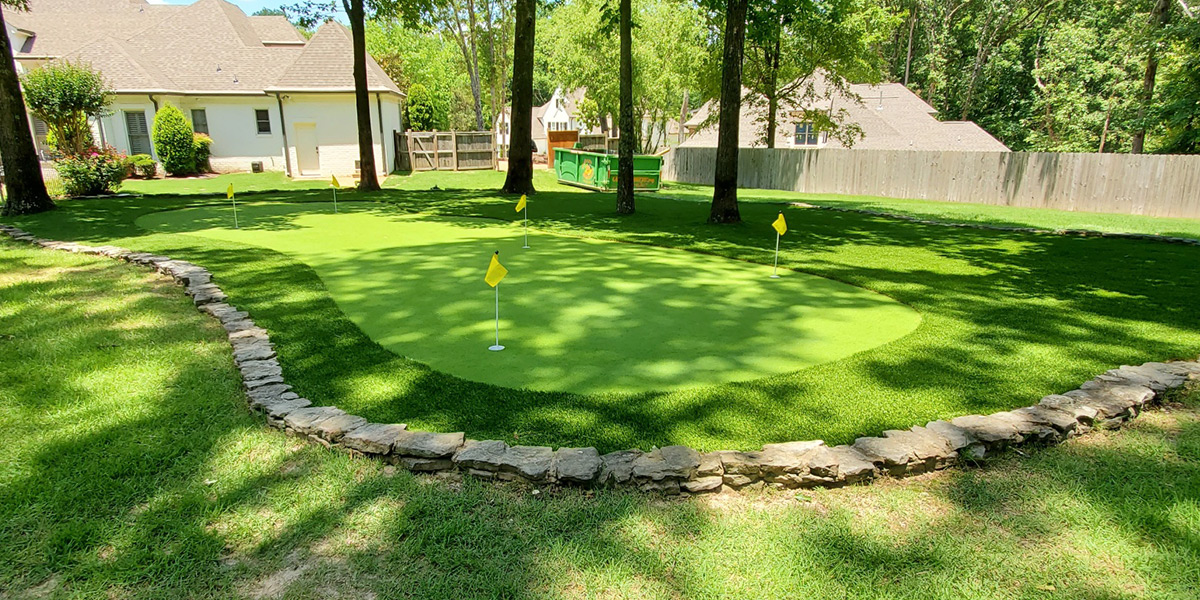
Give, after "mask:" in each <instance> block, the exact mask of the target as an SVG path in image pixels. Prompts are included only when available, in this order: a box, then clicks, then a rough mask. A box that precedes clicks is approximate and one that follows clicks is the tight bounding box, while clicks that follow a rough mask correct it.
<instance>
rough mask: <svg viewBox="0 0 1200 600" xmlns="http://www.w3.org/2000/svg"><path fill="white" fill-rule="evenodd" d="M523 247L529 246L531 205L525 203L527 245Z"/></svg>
mask: <svg viewBox="0 0 1200 600" xmlns="http://www.w3.org/2000/svg"><path fill="white" fill-rule="evenodd" d="M521 247H522V248H529V205H528V204H526V205H525V245H524V246H521Z"/></svg>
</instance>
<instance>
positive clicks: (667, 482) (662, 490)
mask: <svg viewBox="0 0 1200 600" xmlns="http://www.w3.org/2000/svg"><path fill="white" fill-rule="evenodd" d="M638 489H639V490H641V491H643V492H649V493H659V494H665V495H668V496H674V495H676V494H678V493H679V480H677V479H663V480H660V481H654V480H649V481H643V482H642V483H639V484H638Z"/></svg>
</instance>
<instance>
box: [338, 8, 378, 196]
mask: <svg viewBox="0 0 1200 600" xmlns="http://www.w3.org/2000/svg"><path fill="white" fill-rule="evenodd" d="M363 2H364V0H342V6H343V8H345V9H346V18H347V19H349V20H350V34H351V37H352V38H353V42H354V106H355V108H356V109H357V111H358V155H359V163H358V164H359V180H358V189H359V190H361V191H364V192H373V191H375V190H378V189H379V178H378V177H377V176H376V174H375V144H374V143H372V141H371V97H370V95H369V94H368V93H367V35H366V7H365V6H364V4H363ZM379 117H380V118H383V115H379ZM379 143H381V144H382V143H385V140H379Z"/></svg>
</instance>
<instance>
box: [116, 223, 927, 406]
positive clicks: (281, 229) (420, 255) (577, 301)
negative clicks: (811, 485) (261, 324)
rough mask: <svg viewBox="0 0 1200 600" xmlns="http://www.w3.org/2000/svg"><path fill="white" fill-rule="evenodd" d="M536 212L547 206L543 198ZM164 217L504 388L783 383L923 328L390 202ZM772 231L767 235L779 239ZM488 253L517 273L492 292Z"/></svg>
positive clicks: (413, 353) (847, 291) (745, 278)
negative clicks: (303, 269) (248, 247)
mask: <svg viewBox="0 0 1200 600" xmlns="http://www.w3.org/2000/svg"><path fill="white" fill-rule="evenodd" d="M533 206H534V214H536V210H537V207H538V203H537V201H534V203H533ZM334 211H335V209H334V206H333V205H332V204H329V203H321V202H316V203H305V204H299V205H298V204H266V203H261V204H250V205H243V206H242V207H241V210H240V211H239V212H240V224H241V227H240V228H238V229H235V228H234V225H233V217H232V209H231V207H226V206H222V207H213V206H208V207H202V208H189V209H182V210H177V211H166V212H159V213H154V214H150V215H146V216H144V217H141V218H140V219H138V220H137V224H138V225H139V226H140V227H144V228H146V229H150V230H155V231H167V232H172V233H185V234H189V235H199V236H203V237H206V238H212V239H219V240H225V241H231V242H237V243H243V244H252V245H256V246H262V247H265V248H269V249H271V250H275V251H278V252H281V253H284V254H286V255H288V256H291V257H293V258H296V259H297V260H299V261H301V262H303V263H304V264H306V265H308V266H309V267H311V268H312V269H313V270H314V271H315V272H316V273H317V275H318V276H320V278H321V280H322V282H324V284H325V287H326V289H328V290H329V294H330V295H331V296H332V298H333V299H334V301H336V302H337V304H338V307H339V308H341V310H342V311H343V312H344V313H346V315H347V316H349V317H350V319H351V320H352V321H354V323H355V324H357V325H358V326H359V327H360V328H361V329H362V330H363V331H364V332H365V333H366V334H367V335H368V336H370V337H371V338H372V339H374V340H375V341H377V342H379V343H380V344H382V345H383V346H384V347H386V348H388V349H390V350H392V351H393V352H395V353H397V354H400V355H402V356H407V357H409V358H413V359H415V360H418V361H421V362H424V363H426V364H428V365H429V366H430V367H432V368H434V369H436V370H438V371H442V372H445V373H449V374H451V375H454V376H457V377H461V378H463V379H467V380H470V381H478V382H484V383H489V384H493V385H498V386H505V387H511V388H524V389H531V390H542V391H564V392H575V393H581V394H596V393H606V392H626V393H628V392H649V391H657V390H669V389H682V388H689V387H702V386H710V385H714V384H718V383H725V382H730V381H748V380H752V379H759V378H762V377H766V376H770V375H779V374H783V373H788V372H792V371H796V370H798V369H803V368H807V367H812V366H815V365H818V364H821V363H826V362H830V361H833V360H837V359H839V358H844V357H847V356H850V355H852V354H855V353H857V352H861V351H863V350H868V349H870V348H873V347H875V346H879V345H882V344H884V343H887V342H889V341H892V340H894V339H897V338H899V337H902V336H903V335H905V334H907V333H909V332H910V331H912V330H913V329H914V328H916V326H917V325H918V323H919V322H920V316H919V315H918V314H917V313H916V311H913V310H912V309H910V308H908V307H906V306H904V305H902V304H899V303H898V302H896V301H894V300H891V299H890V298H887V297H886V296H883V295H880V294H875V293H872V292H869V291H867V290H865V289H863V288H859V287H854V286H851V285H847V284H845V283H841V282H837V281H833V280H830V279H825V278H822V277H816V276H813V275H808V274H805V273H797V272H793V271H788V270H786V269H785V270H784V271H783V273H784V274H783V276H781V277H780V278H778V279H772V278H770V277H769V276H770V274H771V273H772V269H770V268H768V267H765V266H763V265H757V264H753V263H746V262H742V261H735V260H730V259H727V258H721V257H716V256H711V255H703V254H696V253H692V252H683V251H680V250H675V249H669V248H658V247H654V246H644V245H634V244H622V243H617V242H613V241H606V240H597V239H589V238H579V237H574V236H569V235H564V234H561V233H559V234H555V233H542V232H540V231H537V230H535V231H533V232H532V233H531V234H530V235H529V237H528V242H529V245H530V247H529V248H527V249H526V248H523V245H524V242H525V239H526V238H525V237H524V235H523V229H522V227H521V226H520V225H519V224H517V223H514V222H511V221H501V220H496V219H465V218H447V217H434V216H429V215H413V214H407V213H404V212H402V211H400V210H397V208H396V207H395V206H392V205H373V204H372V205H364V204H361V203H349V204H347V203H342V205H341V207H340V213H335V212H334ZM772 234H773V232H770V231H768V232H766V235H767V237H770V235H772ZM493 252H500V254H499V256H500V258H501V259H502V260H501V262H502V263H503V264H504V265H505V267H506V268H507V269H508V271H509V275H508V277H507V278H506V279H504V281H503V283H502V284H501V286H500V289H501V290H502V293H501V294H500V298H499V300H500V301H501V303H500V305H501V311H500V313H501V321H500V341H501V342H502V343H503V344H504V345H505V346H507V348H506V349H505V350H504V351H503V352H500V353H497V352H492V351H489V350H488V347H489V346H491V345H492V344H493V343H494V342H495V337H494V336H495V332H494V328H495V321H494V317H495V310H496V296H495V295H494V294H493V290H492V289H491V288H489V287H488V286H487V284H486V283H485V282H484V280H483V275H484V271H485V268H486V266H487V264H488V260H489V258H490V256H491V255H492V253H493Z"/></svg>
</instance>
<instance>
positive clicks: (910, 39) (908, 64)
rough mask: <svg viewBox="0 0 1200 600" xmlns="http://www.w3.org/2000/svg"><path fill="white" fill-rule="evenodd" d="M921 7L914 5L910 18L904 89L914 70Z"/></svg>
mask: <svg viewBox="0 0 1200 600" xmlns="http://www.w3.org/2000/svg"><path fill="white" fill-rule="evenodd" d="M919 7H920V5H919V4H916V3H914V4H913V9H912V14H911V15H909V17H908V53H907V54H905V55H904V87H908V74H909V72H910V70H911V69H912V46H913V30H914V29H916V28H917V10H918V9H919Z"/></svg>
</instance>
